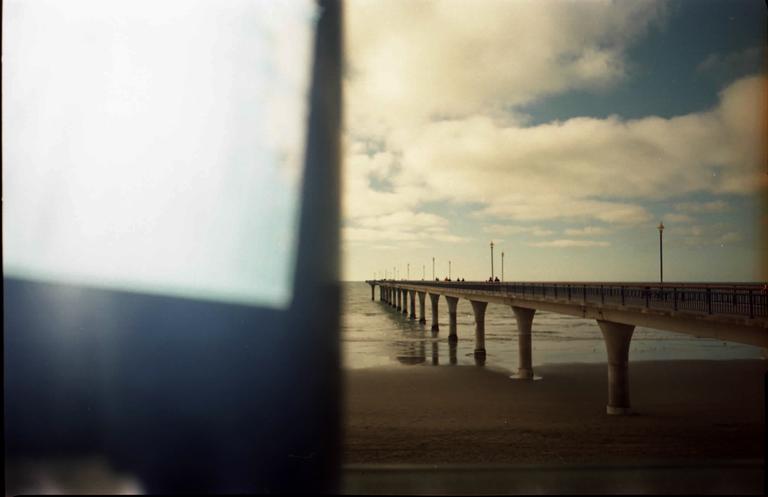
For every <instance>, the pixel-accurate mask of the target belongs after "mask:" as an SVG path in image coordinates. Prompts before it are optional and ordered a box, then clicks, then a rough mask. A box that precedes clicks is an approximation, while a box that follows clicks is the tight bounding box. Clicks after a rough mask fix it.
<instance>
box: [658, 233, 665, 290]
mask: <svg viewBox="0 0 768 497" xmlns="http://www.w3.org/2000/svg"><path fill="white" fill-rule="evenodd" d="M658 230H659V282H660V283H664V251H663V250H662V243H661V242H662V239H663V238H664V223H663V222H660V223H659V226H658Z"/></svg>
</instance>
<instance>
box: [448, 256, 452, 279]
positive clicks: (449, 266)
mask: <svg viewBox="0 0 768 497" xmlns="http://www.w3.org/2000/svg"><path fill="white" fill-rule="evenodd" d="M448 279H449V280H450V279H451V261H448Z"/></svg>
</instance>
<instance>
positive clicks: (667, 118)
mask: <svg viewBox="0 0 768 497" xmlns="http://www.w3.org/2000/svg"><path fill="white" fill-rule="evenodd" d="M765 15H766V13H765V5H764V4H763V3H762V2H755V1H739V0H731V1H722V0H721V1H704V0H687V1H666V2H650V1H649V2H643V1H632V2H609V1H599V2H598V1H586V0H584V1H554V0H553V1H544V2H541V1H535V2H534V1H523V0H519V1H492V0H483V1H478V2H467V1H464V0H442V1H439V2H425V1H415V0H404V1H398V0H386V1H384V0H379V1H367V0H355V1H351V2H348V3H347V12H346V23H347V26H346V36H347V38H346V43H347V46H346V50H347V53H346V57H347V67H346V74H345V91H346V94H345V98H346V102H345V103H346V116H345V119H346V121H345V128H346V131H345V136H344V140H345V147H346V157H345V176H344V181H345V183H344V192H345V194H344V199H343V210H344V226H343V233H342V235H343V240H344V242H343V243H344V245H343V256H344V263H345V266H344V274H343V278H344V279H346V280H362V279H366V278H371V277H373V276H374V273H375V274H376V276H379V277H381V276H382V275H384V273H385V272H387V273H388V274H389V275H390V276H391V275H392V273H393V271H397V272H398V274H399V276H400V277H405V276H406V273H407V266H408V265H409V264H410V276H411V277H412V278H421V277H422V272H423V271H424V272H425V273H426V276H427V277H428V278H429V277H431V275H432V257H435V259H436V273H437V276H439V277H444V276H446V275H447V272H448V261H449V260H450V261H451V262H452V276H453V277H454V278H455V277H465V278H467V279H484V278H487V277H488V276H489V275H490V248H489V242H490V241H494V242H495V246H496V248H495V257H496V259H495V268H496V273H497V275H499V273H500V265H501V256H500V253H501V252H502V251H503V252H504V253H505V260H504V272H505V274H504V277H505V279H507V280H511V279H516V280H655V279H657V278H658V241H659V240H658V231H657V229H656V226H657V225H658V224H659V221H662V220H663V222H664V225H665V226H666V229H665V231H664V249H665V250H664V263H665V264H664V266H665V268H664V270H665V280H692V281H708V280H709V281H723V280H728V281H748V280H754V279H759V278H760V274H759V270H760V264H759V263H760V259H761V254H762V251H761V250H760V244H759V233H760V229H759V225H760V224H761V223H762V224H764V225H765V224H766V220H765V219H764V218H763V219H762V220H761V219H760V216H759V213H760V212H761V208H760V198H761V197H760V196H761V193H762V192H764V188H765V187H766V183H767V182H766V179H767V178H768V172H767V171H768V169H766V168H767V167H768V166H766V158H765V150H764V147H763V146H762V144H763V141H764V140H763V139H764V137H765V136H766V129H765V127H764V124H765V121H766V120H765V116H766V112H767V111H768V107H766V88H767V87H766V76H765V65H764V64H765V44H766V36H765V26H766V25H765Z"/></svg>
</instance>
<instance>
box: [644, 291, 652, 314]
mask: <svg viewBox="0 0 768 497" xmlns="http://www.w3.org/2000/svg"><path fill="white" fill-rule="evenodd" d="M650 298H651V287H649V286H647V287H645V308H646V309H648V307H649V300H650Z"/></svg>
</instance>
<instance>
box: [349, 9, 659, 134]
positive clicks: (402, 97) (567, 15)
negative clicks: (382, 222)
mask: <svg viewBox="0 0 768 497" xmlns="http://www.w3.org/2000/svg"><path fill="white" fill-rule="evenodd" d="M347 7H348V9H347V12H346V18H347V25H346V33H347V49H346V52H347V54H348V61H349V67H348V78H347V80H346V85H347V94H348V95H349V100H350V102H354V105H353V106H350V107H349V112H350V114H349V115H350V117H351V120H350V121H348V122H350V123H352V124H353V125H354V132H355V133H361V134H367V133H369V132H374V133H377V132H379V133H380V132H381V130H382V129H387V128H395V127H402V126H403V125H404V124H407V123H413V122H422V121H425V120H428V119H430V118H433V117H438V116H442V117H452V118H456V117H461V116H468V115H470V114H473V113H476V112H478V111H483V112H488V113H492V114H497V115H498V114H501V113H502V112H501V111H502V110H503V109H504V108H507V107H511V106H517V105H520V104H523V103H527V102H531V101H533V100H536V99H538V98H541V97H543V96H546V95H551V94H555V93H561V92H564V91H567V90H570V89H574V88H586V89H592V88H595V87H601V86H606V85H611V84H613V83H615V82H617V81H619V80H621V79H622V78H623V77H625V75H626V62H625V60H624V51H625V50H626V48H627V47H628V46H629V45H630V44H631V43H632V42H633V41H634V40H635V39H637V37H638V36H640V35H641V34H642V33H644V32H645V31H646V29H647V28H648V26H649V25H651V24H652V23H654V22H656V21H658V20H659V19H660V18H661V17H663V12H664V10H665V8H666V7H665V5H664V4H660V3H657V2H648V1H640V2H605V1H596V2H564V1H561V2H540V1H533V0H529V1H516V2H504V1H493V0H485V1H480V2H471V3H469V2H466V1H464V0H443V1H439V2H430V1H420V0H386V1H366V0H360V1H355V2H350V3H349V5H348V6H347Z"/></svg>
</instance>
